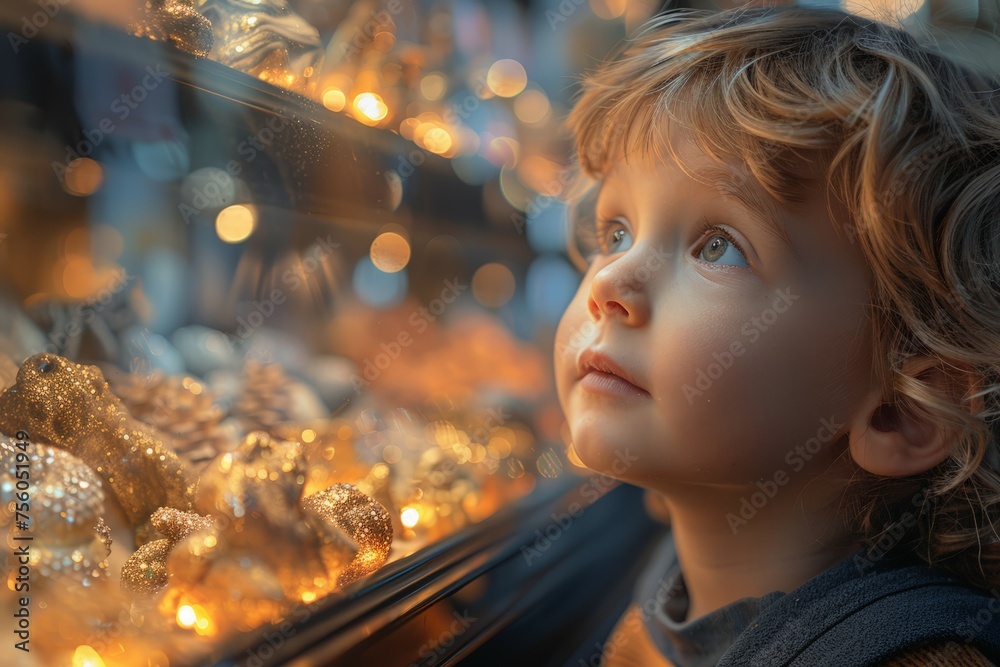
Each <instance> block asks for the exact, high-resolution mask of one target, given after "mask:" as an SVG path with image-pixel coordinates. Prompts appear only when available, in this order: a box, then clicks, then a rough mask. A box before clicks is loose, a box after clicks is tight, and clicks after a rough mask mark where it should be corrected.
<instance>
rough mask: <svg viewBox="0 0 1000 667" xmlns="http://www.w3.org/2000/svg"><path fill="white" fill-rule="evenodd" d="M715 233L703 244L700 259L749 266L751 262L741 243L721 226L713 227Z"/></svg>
mask: <svg viewBox="0 0 1000 667" xmlns="http://www.w3.org/2000/svg"><path fill="white" fill-rule="evenodd" d="M711 231H714V232H715V233H714V234H712V235H711V236H709V237H708V240H706V241H705V244H704V245H703V246H701V252H699V253H698V259H700V260H702V261H705V262H708V263H709V264H722V265H726V266H738V267H742V268H748V267H749V266H750V263H749V262H748V261H747V258H746V255H745V254H744V253H743V251H742V250H741V249H740V246H739V244H738V243H737V242H736V241H735V240H734V239H733V238H732V237H731V236H730V235H729V234H728V233H727V232H725V231H723V230H722V229H721V228H712V230H711Z"/></svg>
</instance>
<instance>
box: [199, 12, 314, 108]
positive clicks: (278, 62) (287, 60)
mask: <svg viewBox="0 0 1000 667" xmlns="http://www.w3.org/2000/svg"><path fill="white" fill-rule="evenodd" d="M201 12H202V14H204V15H205V16H206V17H207V18H208V19H209V20H210V21H211V23H212V27H213V28H214V30H215V44H214V46H213V48H212V51H211V54H210V56H209V57H210V58H212V59H213V60H216V61H218V62H220V63H222V64H223V65H227V66H229V67H232V68H233V69H238V70H240V71H241V72H246V73H247V74H250V75H252V76H256V77H258V78H259V79H262V80H264V81H267V82H269V83H272V84H274V85H276V86H280V87H282V88H287V89H289V90H294V91H296V92H300V93H304V94H308V93H310V92H311V91H312V90H313V89H314V88H315V84H314V83H313V82H314V81H315V78H316V75H318V74H319V71H320V69H321V67H322V66H323V45H322V42H320V38H319V32H318V31H317V30H316V28H314V27H313V26H312V25H310V24H309V23H308V22H307V21H306V20H305V19H303V18H302V17H301V16H299V15H298V14H296V13H295V12H294V11H292V9H291V7H289V6H288V3H287V2H286V1H285V0H207V2H204V3H203V4H202V5H201Z"/></svg>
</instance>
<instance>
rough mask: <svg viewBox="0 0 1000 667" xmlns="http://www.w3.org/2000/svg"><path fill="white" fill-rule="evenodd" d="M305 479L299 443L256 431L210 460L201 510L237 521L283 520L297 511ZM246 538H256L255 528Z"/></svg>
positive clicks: (202, 486)
mask: <svg viewBox="0 0 1000 667" xmlns="http://www.w3.org/2000/svg"><path fill="white" fill-rule="evenodd" d="M305 479H306V477H305V466H304V458H303V455H302V446H301V445H300V444H299V443H298V442H293V441H284V440H278V439H276V438H272V437H271V436H269V435H268V434H267V433H264V432H261V431H255V432H253V433H250V434H248V435H247V437H246V438H244V440H243V442H242V443H241V444H240V446H239V447H237V448H236V449H235V450H233V451H232V452H226V453H225V454H222V455H220V456H218V457H216V459H215V460H213V461H212V463H210V464H209V465H208V467H207V468H206V469H205V471H204V472H203V473H202V476H201V479H200V480H199V483H198V493H197V500H196V502H195V508H196V509H197V511H199V512H201V513H202V514H214V513H219V512H221V513H224V514H225V515H227V516H229V517H231V518H232V519H234V520H235V521H237V522H243V521H245V520H249V519H260V518H263V519H265V520H266V521H267V522H268V524H270V525H282V524H285V523H287V522H288V521H289V520H290V519H291V518H292V517H294V516H295V515H296V506H297V505H298V502H299V500H300V498H301V497H302V489H303V487H304V486H305ZM252 530H253V522H249V526H248V531H252ZM262 537H264V538H265V539H266V535H265V536H262ZM248 540H249V542H248ZM241 541H243V542H248V543H252V537H251V534H250V532H248V533H247V535H246V539H243V540H241ZM260 543H263V542H260ZM258 544H259V543H258Z"/></svg>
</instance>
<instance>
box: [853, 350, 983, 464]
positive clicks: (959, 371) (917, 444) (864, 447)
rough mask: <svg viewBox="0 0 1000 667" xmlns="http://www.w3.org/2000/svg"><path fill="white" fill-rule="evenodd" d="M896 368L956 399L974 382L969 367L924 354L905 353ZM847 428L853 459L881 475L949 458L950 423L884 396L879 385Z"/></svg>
mask: <svg viewBox="0 0 1000 667" xmlns="http://www.w3.org/2000/svg"><path fill="white" fill-rule="evenodd" d="M901 372H902V373H903V374H904V375H907V376H909V377H911V378H913V379H914V380H919V381H920V382H922V383H925V384H926V385H928V387H927V388H928V389H929V390H930V393H932V394H935V395H939V396H942V397H944V396H947V397H950V399H951V400H953V401H956V402H959V403H963V399H964V397H965V396H967V395H968V394H969V393H970V391H971V390H972V388H973V386H974V384H975V383H974V380H973V375H972V373H971V372H970V369H968V368H962V367H960V366H957V365H949V364H947V363H945V362H943V361H941V360H940V359H936V358H934V357H929V356H926V355H914V356H912V357H910V358H909V359H908V360H907V361H906V363H904V364H903V367H902V371H901ZM981 403H982V398H978V399H976V400H975V401H973V408H975V409H979V408H978V407H977V404H981ZM980 407H981V406H980ZM849 433H850V445H849V447H850V451H851V457H852V458H853V459H854V462H855V463H857V464H858V465H859V466H860V467H862V468H864V469H865V470H867V471H868V472H870V473H873V474H876V475H881V476H883V477H907V476H909V475H917V474H919V473H922V472H925V471H927V470H930V469H931V468H933V467H934V466H936V465H938V464H939V463H941V462H942V461H944V460H945V459H946V458H948V454H949V452H950V448H951V444H952V442H953V439H954V435H955V432H954V429H953V427H951V426H950V425H949V424H947V423H943V422H935V421H930V420H927V419H925V418H923V417H921V416H919V415H917V414H914V411H913V410H912V409H908V406H907V405H905V404H900V403H897V402H894V401H891V400H890V401H886V400H885V398H884V397H883V396H882V393H881V391H880V390H878V389H874V390H873V391H872V393H870V394H869V395H868V397H867V398H866V399H865V401H864V403H863V405H862V406H860V408H859V410H858V413H857V415H856V417H855V418H854V419H853V420H852V422H851V424H850V431H849Z"/></svg>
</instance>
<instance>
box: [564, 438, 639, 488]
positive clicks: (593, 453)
mask: <svg viewBox="0 0 1000 667" xmlns="http://www.w3.org/2000/svg"><path fill="white" fill-rule="evenodd" d="M573 449H574V450H575V451H576V455H577V457H578V458H579V459H580V462H581V463H583V465H585V466H587V468H589V469H590V470H593V471H594V472H597V473H601V474H603V475H607V476H609V477H614V478H616V479H622V478H623V473H624V476H626V477H627V467H625V466H624V464H623V463H621V460H622V458H626V459H627V457H624V456H623V454H624V452H625V448H624V447H622V446H621V445H619V444H618V443H616V442H611V441H608V440H603V439H598V438H588V437H581V438H579V439H574V440H573ZM630 455H631V454H630ZM616 462H618V464H617V465H616Z"/></svg>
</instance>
